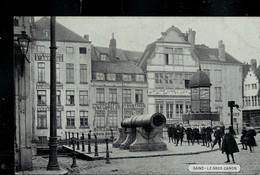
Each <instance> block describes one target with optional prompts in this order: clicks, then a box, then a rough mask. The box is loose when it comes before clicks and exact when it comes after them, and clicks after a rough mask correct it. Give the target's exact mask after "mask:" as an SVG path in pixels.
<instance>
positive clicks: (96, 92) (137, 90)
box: [90, 37, 147, 131]
mask: <svg viewBox="0 0 260 175" xmlns="http://www.w3.org/2000/svg"><path fill="white" fill-rule="evenodd" d="M138 55H139V56H140V55H141V54H140V53H138V52H134V51H124V50H121V49H118V48H117V47H116V40H115V38H114V37H112V39H111V40H110V45H109V48H104V47H97V46H93V47H92V57H91V59H92V64H91V67H92V81H91V91H90V99H91V109H92V113H91V119H92V121H91V125H92V126H93V130H94V131H102V130H103V131H104V130H110V129H117V128H119V127H121V121H122V120H123V119H124V118H128V117H130V116H132V115H135V114H137V115H141V114H146V113H147V101H146V100H147V82H146V76H145V73H144V72H143V71H142V70H141V69H140V68H139V67H137V66H136V65H135V64H134V62H133V61H131V60H134V59H135V57H137V58H138ZM129 60H130V61H129Z"/></svg>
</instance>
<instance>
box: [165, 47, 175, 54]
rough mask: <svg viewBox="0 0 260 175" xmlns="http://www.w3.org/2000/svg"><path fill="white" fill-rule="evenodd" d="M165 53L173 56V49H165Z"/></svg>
mask: <svg viewBox="0 0 260 175" xmlns="http://www.w3.org/2000/svg"><path fill="white" fill-rule="evenodd" d="M164 53H167V54H173V48H164Z"/></svg>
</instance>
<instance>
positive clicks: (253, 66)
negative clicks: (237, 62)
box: [250, 59, 256, 71]
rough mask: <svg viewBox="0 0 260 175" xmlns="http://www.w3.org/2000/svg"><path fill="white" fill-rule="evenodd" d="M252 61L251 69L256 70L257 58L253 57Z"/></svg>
mask: <svg viewBox="0 0 260 175" xmlns="http://www.w3.org/2000/svg"><path fill="white" fill-rule="evenodd" d="M250 63H251V70H252V71H255V70H256V59H251V60H250Z"/></svg>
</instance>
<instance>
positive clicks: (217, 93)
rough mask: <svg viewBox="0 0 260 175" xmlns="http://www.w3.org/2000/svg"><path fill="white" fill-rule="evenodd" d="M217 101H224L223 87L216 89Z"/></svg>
mask: <svg viewBox="0 0 260 175" xmlns="http://www.w3.org/2000/svg"><path fill="white" fill-rule="evenodd" d="M215 101H222V94H221V87H215Z"/></svg>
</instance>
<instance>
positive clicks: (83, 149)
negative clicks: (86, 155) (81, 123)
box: [81, 133, 85, 152]
mask: <svg viewBox="0 0 260 175" xmlns="http://www.w3.org/2000/svg"><path fill="white" fill-rule="evenodd" d="M81 142H82V152H84V151H85V138H84V133H82V136H81Z"/></svg>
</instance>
